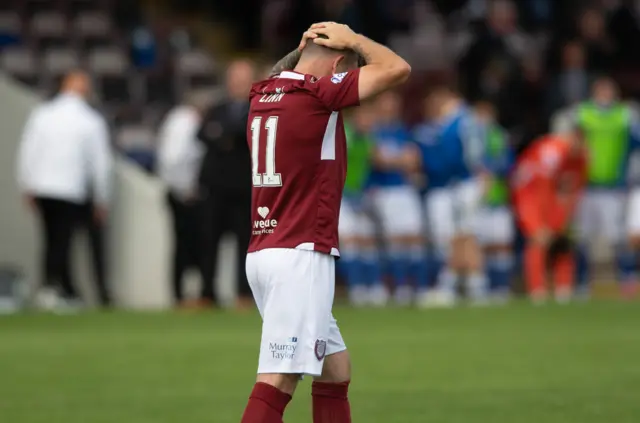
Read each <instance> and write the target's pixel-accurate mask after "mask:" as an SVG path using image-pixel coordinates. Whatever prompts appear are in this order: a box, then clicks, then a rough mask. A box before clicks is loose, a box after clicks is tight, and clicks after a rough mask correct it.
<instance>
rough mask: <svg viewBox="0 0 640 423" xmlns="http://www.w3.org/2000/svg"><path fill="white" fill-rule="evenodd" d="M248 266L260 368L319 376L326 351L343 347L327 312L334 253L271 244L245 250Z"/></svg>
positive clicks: (328, 311) (342, 349) (338, 349)
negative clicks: (258, 323)
mask: <svg viewBox="0 0 640 423" xmlns="http://www.w3.org/2000/svg"><path fill="white" fill-rule="evenodd" d="M246 267H247V278H248V280H249V285H250V286H251V290H252V291H253V296H254V298H255V300H256V304H257V306H258V310H259V311H260V315H261V316H262V341H261V343H260V359H259V364H258V373H294V374H301V375H305V374H307V375H311V376H320V375H321V374H322V366H323V364H324V358H325V356H327V355H331V354H335V353H338V352H340V351H344V350H346V349H347V347H346V346H345V344H344V341H343V340H342V335H341V334H340V330H339V329H338V325H337V322H336V319H334V317H333V314H332V313H331V308H332V306H333V295H334V290H335V258H334V257H333V256H330V255H328V254H322V253H318V252H316V251H305V250H295V249H287V248H273V249H266V250H261V251H257V252H253V253H249V254H247V266H246Z"/></svg>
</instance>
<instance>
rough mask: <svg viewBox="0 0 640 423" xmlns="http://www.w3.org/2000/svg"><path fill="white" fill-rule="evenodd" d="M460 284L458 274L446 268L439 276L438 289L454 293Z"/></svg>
mask: <svg viewBox="0 0 640 423" xmlns="http://www.w3.org/2000/svg"><path fill="white" fill-rule="evenodd" d="M457 283H458V273H456V272H455V271H453V270H452V269H450V268H449V267H446V268H445V269H443V270H442V271H441V272H440V274H439V275H438V287H437V289H439V290H442V291H448V292H454V291H455V290H456V284H457Z"/></svg>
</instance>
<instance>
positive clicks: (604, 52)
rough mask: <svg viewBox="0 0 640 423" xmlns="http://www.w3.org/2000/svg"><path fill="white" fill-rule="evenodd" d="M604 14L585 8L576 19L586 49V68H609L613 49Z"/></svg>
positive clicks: (604, 70)
mask: <svg viewBox="0 0 640 423" xmlns="http://www.w3.org/2000/svg"><path fill="white" fill-rule="evenodd" d="M605 25H606V22H605V17H604V14H603V13H602V12H601V11H599V10H597V9H587V10H585V11H584V12H583V13H582V15H581V16H580V18H579V20H578V35H579V37H580V39H581V40H582V42H583V43H584V45H585V48H586V51H587V64H588V68H589V69H590V70H592V71H595V72H608V71H610V70H611V68H612V65H613V59H614V53H615V52H614V49H613V44H612V43H611V40H610V39H609V37H608V36H607V33H606V32H605V30H606V27H605Z"/></svg>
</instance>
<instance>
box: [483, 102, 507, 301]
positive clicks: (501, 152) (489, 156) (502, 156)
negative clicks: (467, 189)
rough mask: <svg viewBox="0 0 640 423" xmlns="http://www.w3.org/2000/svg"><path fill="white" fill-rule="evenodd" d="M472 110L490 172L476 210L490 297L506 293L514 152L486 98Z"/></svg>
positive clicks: (499, 298) (497, 298) (502, 297)
mask: <svg viewBox="0 0 640 423" xmlns="http://www.w3.org/2000/svg"><path fill="white" fill-rule="evenodd" d="M474 109H475V114H476V116H477V117H478V120H479V121H480V122H481V123H482V126H483V132H484V138H485V139H484V145H485V165H486V166H487V167H488V171H489V172H490V174H491V178H489V179H488V181H487V183H488V185H487V186H486V187H485V195H484V201H483V205H482V206H481V207H480V210H479V212H478V232H477V234H478V237H479V241H480V243H481V244H482V246H483V249H484V251H485V257H486V259H485V263H486V272H487V276H488V277H489V281H490V285H491V297H492V299H493V300H494V301H499V302H504V301H507V300H508V299H509V297H510V292H511V277H512V273H513V265H514V255H513V241H514V238H515V231H514V225H513V215H512V213H511V209H510V204H509V184H508V180H507V178H508V176H509V171H510V170H511V167H512V166H513V163H514V152H513V150H512V148H511V146H510V144H509V139H508V134H507V133H506V131H505V130H504V129H503V128H502V127H501V126H500V125H498V123H497V122H496V111H495V108H494V106H493V105H492V104H491V103H489V102H478V103H476V105H475V108H474Z"/></svg>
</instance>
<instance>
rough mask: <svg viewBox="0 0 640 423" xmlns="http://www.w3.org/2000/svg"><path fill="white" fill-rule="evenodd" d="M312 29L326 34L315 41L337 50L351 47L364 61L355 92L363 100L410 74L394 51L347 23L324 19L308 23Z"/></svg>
mask: <svg viewBox="0 0 640 423" xmlns="http://www.w3.org/2000/svg"><path fill="white" fill-rule="evenodd" d="M311 31H313V32H315V33H317V34H322V35H324V36H326V37H327V38H316V39H314V40H313V42H314V43H316V44H319V45H323V46H326V47H329V48H334V49H338V50H344V49H351V50H353V51H355V52H356V53H358V54H359V55H360V56H361V57H362V58H363V59H364V61H365V63H366V64H365V66H363V67H362V68H360V76H359V78H358V95H359V97H360V100H366V99H369V98H371V97H374V96H376V95H377V94H380V93H381V92H383V91H386V90H388V89H390V88H393V87H395V86H397V85H400V84H402V83H403V82H405V81H406V80H407V79H408V78H409V75H410V74H411V66H409V64H408V63H407V62H406V61H405V60H404V59H403V58H402V57H400V56H398V55H397V54H396V53H394V52H393V51H391V50H390V49H388V48H387V47H385V46H383V45H382V44H379V43H376V42H375V41H373V40H371V39H369V38H367V37H365V36H364V35H361V34H356V33H354V32H353V31H352V30H351V29H350V28H349V27H348V26H347V25H341V24H337V23H335V22H324V23H319V24H314V25H312V26H311Z"/></svg>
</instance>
